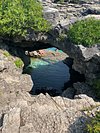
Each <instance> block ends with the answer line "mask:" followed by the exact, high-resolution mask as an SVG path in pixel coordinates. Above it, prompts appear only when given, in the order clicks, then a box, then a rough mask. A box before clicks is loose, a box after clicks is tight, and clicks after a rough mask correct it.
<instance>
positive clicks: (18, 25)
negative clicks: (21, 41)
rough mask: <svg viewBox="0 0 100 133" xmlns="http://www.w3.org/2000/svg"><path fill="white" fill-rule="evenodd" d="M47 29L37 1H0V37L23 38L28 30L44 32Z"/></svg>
mask: <svg viewBox="0 0 100 133" xmlns="http://www.w3.org/2000/svg"><path fill="white" fill-rule="evenodd" d="M49 28H50V25H49V24H48V22H47V21H46V20H45V19H44V18H43V13H42V5H41V4H40V3H39V2H38V1H37V0H1V1H0V35H9V36H16V35H22V36H25V34H26V33H27V31H28V30H31V29H32V30H35V31H43V32H44V31H48V30H49Z"/></svg>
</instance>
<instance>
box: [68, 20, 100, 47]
mask: <svg viewBox="0 0 100 133" xmlns="http://www.w3.org/2000/svg"><path fill="white" fill-rule="evenodd" d="M68 38H69V40H70V41H71V42H72V43H74V44H78V45H79V44H82V45H84V46H92V45H94V44H96V43H100V20H96V19H94V18H88V19H85V20H81V21H77V22H76V23H74V24H73V25H71V26H70V29H69V32H68Z"/></svg>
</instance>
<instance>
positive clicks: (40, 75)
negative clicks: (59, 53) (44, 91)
mask: <svg viewBox="0 0 100 133" xmlns="http://www.w3.org/2000/svg"><path fill="white" fill-rule="evenodd" d="M49 50H51V49H49ZM52 50H55V49H52ZM31 66H32V68H33V69H32V72H31V77H32V80H33V83H34V86H33V89H34V90H36V89H37V88H44V87H52V88H54V89H56V90H57V91H59V92H60V91H61V90H62V88H63V87H64V83H65V82H67V81H68V80H69V78H70V75H69V68H68V66H67V65H65V64H64V63H63V62H62V61H60V60H59V61H58V60H54V61H52V60H50V58H48V59H47V58H46V59H38V58H35V59H31Z"/></svg>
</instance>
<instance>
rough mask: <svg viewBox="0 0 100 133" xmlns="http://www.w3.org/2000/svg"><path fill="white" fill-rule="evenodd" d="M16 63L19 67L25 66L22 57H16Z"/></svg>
mask: <svg viewBox="0 0 100 133" xmlns="http://www.w3.org/2000/svg"><path fill="white" fill-rule="evenodd" d="M14 63H15V65H16V67H18V68H21V67H22V66H23V62H22V60H21V59H16V60H15V61H14Z"/></svg>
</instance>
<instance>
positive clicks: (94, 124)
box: [87, 112, 100, 133]
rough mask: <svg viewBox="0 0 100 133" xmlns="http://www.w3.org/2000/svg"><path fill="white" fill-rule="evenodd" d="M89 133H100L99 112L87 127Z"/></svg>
mask: <svg viewBox="0 0 100 133" xmlns="http://www.w3.org/2000/svg"><path fill="white" fill-rule="evenodd" d="M87 130H88V133H100V112H97V114H96V116H95V117H93V118H92V119H91V121H90V123H89V124H88V125H87Z"/></svg>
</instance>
